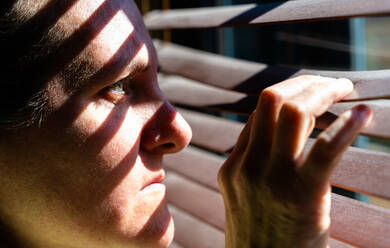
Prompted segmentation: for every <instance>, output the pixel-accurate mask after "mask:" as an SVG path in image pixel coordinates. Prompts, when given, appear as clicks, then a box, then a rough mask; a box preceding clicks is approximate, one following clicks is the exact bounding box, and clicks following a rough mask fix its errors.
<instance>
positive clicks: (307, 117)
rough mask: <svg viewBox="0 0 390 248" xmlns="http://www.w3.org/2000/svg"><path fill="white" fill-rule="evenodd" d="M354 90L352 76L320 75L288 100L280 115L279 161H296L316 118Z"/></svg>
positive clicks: (275, 151)
mask: <svg viewBox="0 0 390 248" xmlns="http://www.w3.org/2000/svg"><path fill="white" fill-rule="evenodd" d="M352 89H353V84H352V82H351V81H349V80H348V79H324V78H320V80H318V81H317V82H315V83H313V84H312V85H310V86H309V87H307V88H306V89H305V90H303V91H302V92H301V93H300V94H298V95H296V96H294V97H292V98H290V99H289V100H288V101H287V102H286V103H284V105H283V107H282V109H281V112H280V117H279V122H278V126H277V131H276V134H275V142H274V143H273V150H272V157H274V158H277V159H278V160H279V162H277V163H276V164H280V165H281V166H282V165H283V161H296V160H297V159H298V158H299V156H300V155H301V153H302V150H303V147H304V145H305V143H306V140H307V138H308V136H309V135H310V133H311V132H312V130H313V128H314V123H315V118H314V117H317V116H320V115H321V114H323V113H324V112H325V111H326V110H327V109H328V108H329V107H330V106H331V105H332V104H333V103H334V102H335V101H338V100H340V99H342V98H343V97H344V96H346V95H347V94H349V93H350V92H351V91H352Z"/></svg>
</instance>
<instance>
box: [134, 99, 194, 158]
mask: <svg viewBox="0 0 390 248" xmlns="http://www.w3.org/2000/svg"><path fill="white" fill-rule="evenodd" d="M153 109H154V111H153V113H150V114H149V116H148V120H147V121H146V122H145V125H144V128H143V132H142V135H141V148H142V149H144V150H147V151H149V152H150V151H154V152H161V153H174V152H178V151H180V150H181V149H183V148H184V147H185V146H187V145H188V143H189V141H190V139H191V136H192V133H191V128H190V127H189V125H188V123H187V122H186V121H185V120H184V119H183V117H182V116H181V115H180V114H179V113H178V112H177V111H176V109H175V108H174V107H173V106H172V105H171V104H170V103H169V102H168V101H166V100H162V101H160V102H155V103H153Z"/></svg>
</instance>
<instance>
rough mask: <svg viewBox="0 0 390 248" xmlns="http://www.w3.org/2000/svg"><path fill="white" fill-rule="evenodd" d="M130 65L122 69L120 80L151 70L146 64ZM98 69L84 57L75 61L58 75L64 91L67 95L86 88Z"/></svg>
mask: <svg viewBox="0 0 390 248" xmlns="http://www.w3.org/2000/svg"><path fill="white" fill-rule="evenodd" d="M130 64H131V63H130ZM130 64H129V65H127V66H126V67H127V68H126V67H125V68H124V70H123V71H124V72H126V73H123V76H122V77H121V79H124V78H129V79H130V80H132V79H134V78H136V77H137V76H138V75H139V74H141V73H143V72H145V71H148V70H149V69H150V68H151V64H150V63H147V64H146V65H145V64H140V63H136V64H133V65H130ZM100 69H101V68H99V67H97V66H96V64H94V63H93V61H91V60H90V59H88V58H86V57H84V56H83V57H82V58H78V59H75V60H74V61H73V62H72V63H71V64H69V65H68V66H67V67H66V68H65V69H64V70H62V71H61V73H60V77H61V79H63V80H64V84H65V91H66V92H67V93H74V92H77V91H79V90H81V89H82V88H84V87H86V86H87V87H88V84H89V83H91V79H92V78H93V77H95V76H96V74H97V73H99V70H100ZM107 73H108V72H107ZM117 76H119V75H117ZM121 79H118V80H121Z"/></svg>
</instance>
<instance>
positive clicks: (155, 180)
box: [142, 171, 165, 189]
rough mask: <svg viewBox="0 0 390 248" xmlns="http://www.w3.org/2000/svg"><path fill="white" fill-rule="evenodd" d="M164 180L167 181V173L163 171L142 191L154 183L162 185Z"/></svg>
mask: <svg viewBox="0 0 390 248" xmlns="http://www.w3.org/2000/svg"><path fill="white" fill-rule="evenodd" d="M164 179H165V171H161V172H160V173H159V174H157V175H156V176H154V177H152V179H151V180H150V181H149V182H148V183H147V184H146V185H145V186H144V187H143V188H142V189H144V188H146V187H147V186H149V185H151V184H154V183H161V182H162V181H163V180H164Z"/></svg>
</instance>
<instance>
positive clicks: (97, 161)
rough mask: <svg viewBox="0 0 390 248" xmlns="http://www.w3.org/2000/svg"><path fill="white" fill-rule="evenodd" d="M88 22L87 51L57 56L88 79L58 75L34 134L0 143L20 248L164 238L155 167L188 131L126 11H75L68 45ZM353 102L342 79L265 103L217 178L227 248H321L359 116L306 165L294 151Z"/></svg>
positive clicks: (288, 89)
mask: <svg viewBox="0 0 390 248" xmlns="http://www.w3.org/2000/svg"><path fill="white" fill-rule="evenodd" d="M102 4H105V6H106V7H105V8H104V10H102V8H101V6H102ZM117 10H119V11H117ZM96 11H103V12H99V13H102V15H97V16H98V17H97V18H94V19H93V20H92V21H89V26H88V27H86V28H85V27H84V29H82V30H83V31H82V32H92V33H94V34H95V35H93V36H91V39H90V40H89V41H88V44H87V46H86V47H85V48H83V49H82V51H80V53H77V52H75V48H74V46H69V47H68V48H67V49H68V50H66V52H67V53H69V54H72V53H74V54H75V58H74V59H75V60H76V61H84V62H88V64H89V65H90V66H91V68H92V69H93V72H94V73H92V76H90V77H88V78H87V80H84V81H83V82H78V85H80V87H77V88H76V89H71V90H69V89H68V88H67V87H66V86H65V83H64V80H63V78H61V76H59V75H56V76H55V77H54V78H52V79H51V80H50V82H48V83H47V84H46V86H45V87H46V88H47V90H48V100H49V105H48V106H49V109H50V110H51V112H50V115H49V117H48V119H47V121H45V122H44V124H43V126H42V127H40V128H37V127H30V128H25V129H22V130H18V131H17V132H8V133H2V139H1V140H2V141H3V142H2V143H1V147H0V165H1V166H0V174H1V175H7V177H4V176H3V177H1V178H0V186H1V187H0V201H1V202H0V216H1V220H2V221H3V222H4V223H5V224H6V225H7V226H8V227H9V228H10V229H11V230H12V232H13V233H14V234H15V236H16V237H17V239H18V240H19V241H20V242H21V246H22V247H34V248H35V247H60V248H62V247H64V248H65V247H94V248H98V247H167V246H168V245H169V244H170V242H171V240H172V237H173V232H174V228H173V222H172V219H171V216H170V214H169V212H168V211H167V208H166V205H165V193H166V192H165V187H164V185H163V184H161V181H162V180H163V178H164V170H163V168H162V164H161V159H162V156H163V155H164V154H167V153H173V152H178V151H180V150H181V149H182V148H183V147H185V146H186V145H187V144H188V142H189V140H190V138H191V130H190V128H189V126H188V125H187V123H186V122H185V121H184V120H183V119H182V117H181V116H180V115H179V114H178V113H177V112H176V111H175V110H174V108H173V107H172V106H171V105H170V104H169V103H168V102H167V101H166V99H165V98H164V96H163V95H162V94H161V92H160V90H159V88H158V83H157V57H156V53H155V50H154V48H153V45H152V42H151V40H150V38H149V35H148V33H147V31H146V29H145V27H144V25H143V23H142V18H141V16H140V14H139V12H138V10H137V8H136V6H135V4H134V3H133V2H132V1H129V0H106V1H104V0H93V1H77V2H76V3H75V5H73V6H72V8H70V9H69V10H68V11H67V12H66V13H65V14H64V15H63V16H61V18H60V19H59V21H58V25H59V26H60V27H61V28H63V29H64V30H65V31H66V33H68V34H69V37H70V35H71V34H72V33H74V32H75V31H76V30H77V29H78V28H79V27H80V26H81V25H83V24H84V23H86V21H87V20H88V18H90V17H91V16H96V15H94V13H96ZM107 16H108V17H109V18H107ZM102 22H103V23H104V25H101V23H102ZM72 49H73V50H72ZM42 68H48V69H49V70H48V71H51V72H52V70H50V65H45V66H42ZM42 73H45V71H43V72H42ZM120 80H121V83H122V85H123V87H122V85H120V84H119V86H118V84H116V82H118V81H120ZM112 85H115V86H112ZM336 85H337V87H336ZM351 91H352V83H351V82H350V81H348V80H346V79H342V80H336V79H331V78H322V77H312V76H305V77H299V78H296V79H292V80H288V81H286V82H282V83H281V84H278V85H275V86H272V87H270V88H268V89H266V90H265V91H264V92H263V93H262V95H261V96H260V99H259V104H258V107H257V110H256V111H255V112H254V113H253V114H252V117H251V119H250V121H249V122H248V124H247V126H246V128H245V129H244V131H243V133H242V134H241V136H240V138H239V140H238V142H237V145H236V147H235V149H234V151H233V153H232V154H231V156H230V157H229V159H228V160H227V161H226V163H225V164H224V165H223V167H222V169H221V171H220V173H219V183H220V187H221V191H222V194H223V196H224V200H225V208H226V216H227V218H226V222H227V223H226V241H227V242H226V245H227V247H237V248H238V247H240V248H242V247H291V244H297V245H296V246H297V247H326V245H327V235H328V227H329V207H330V206H329V204H330V203H329V197H330V195H329V176H330V174H331V171H332V169H333V167H334V166H335V163H336V161H337V158H338V157H339V156H340V155H341V153H342V151H343V150H344V149H345V148H346V147H347V146H348V144H349V143H350V142H352V140H353V137H354V136H355V135H356V134H357V133H358V131H359V130H360V129H361V128H362V127H363V126H364V125H365V123H366V122H367V121H368V120H369V117H370V111H369V110H368V109H367V108H365V107H359V108H356V109H355V110H353V111H352V112H350V113H346V114H344V115H343V116H341V117H340V119H339V120H337V121H336V122H335V123H334V124H333V125H332V126H331V127H330V128H329V129H328V130H326V131H325V132H324V133H323V134H322V135H321V136H320V139H319V141H318V142H317V144H316V145H315V146H314V148H313V150H312V152H311V154H310V155H309V156H308V158H307V159H302V158H301V152H302V147H303V145H304V143H305V142H306V140H307V137H308V135H309V133H310V132H311V130H312V129H313V125H314V117H315V116H318V115H320V114H321V113H323V112H324V111H325V110H326V109H327V108H328V107H329V106H330V104H331V103H333V102H334V101H337V100H340V99H341V98H342V97H343V96H345V95H347V94H348V93H350V92H351ZM21 151H23V152H21ZM281 176H282V177H283V180H280V177H281ZM10 192H12V193H10ZM21 199H22V200H21ZM274 230H278V231H277V232H275V231H274Z"/></svg>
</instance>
